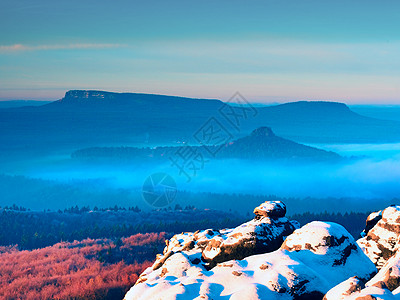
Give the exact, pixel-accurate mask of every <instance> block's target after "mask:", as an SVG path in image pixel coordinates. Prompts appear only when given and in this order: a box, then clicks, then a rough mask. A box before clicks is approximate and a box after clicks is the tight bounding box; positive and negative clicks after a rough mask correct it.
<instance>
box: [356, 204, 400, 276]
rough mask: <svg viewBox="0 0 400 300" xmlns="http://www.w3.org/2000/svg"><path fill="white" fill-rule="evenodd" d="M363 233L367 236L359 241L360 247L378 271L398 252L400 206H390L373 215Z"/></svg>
mask: <svg viewBox="0 0 400 300" xmlns="http://www.w3.org/2000/svg"><path fill="white" fill-rule="evenodd" d="M372 225H373V226H372ZM363 233H364V234H365V236H364V237H363V238H361V239H359V240H358V241H357V243H358V245H359V246H360V247H361V249H362V250H363V251H364V252H365V254H366V255H367V256H368V257H369V258H370V259H371V260H372V261H373V262H374V264H375V265H376V266H377V268H378V269H380V268H382V267H383V266H384V265H385V264H386V262H387V261H388V260H389V259H390V258H391V257H392V256H393V255H394V254H395V253H396V250H397V243H398V240H399V235H400V206H390V207H388V208H386V209H385V210H383V211H380V212H377V213H372V214H371V215H370V216H369V217H368V219H367V226H366V229H365V230H364V232H363Z"/></svg>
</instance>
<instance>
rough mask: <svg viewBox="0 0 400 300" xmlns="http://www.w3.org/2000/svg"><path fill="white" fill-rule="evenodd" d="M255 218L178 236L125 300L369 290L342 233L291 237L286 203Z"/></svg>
mask: <svg viewBox="0 0 400 300" xmlns="http://www.w3.org/2000/svg"><path fill="white" fill-rule="evenodd" d="M254 213H255V214H256V216H255V218H254V219H253V220H251V221H249V222H247V223H244V224H242V225H241V226H238V227H237V228H234V229H225V230H219V231H218V230H211V229H210V230H204V231H198V232H195V233H182V234H180V235H175V236H174V237H173V238H172V239H171V240H169V241H168V242H167V246H166V248H165V249H164V252H163V254H162V255H159V256H158V257H157V259H156V262H155V263H154V265H153V266H152V267H150V268H148V269H147V270H146V271H145V272H144V273H143V274H142V275H141V276H140V278H139V280H138V281H137V283H136V285H135V286H134V287H132V288H131V290H130V291H129V292H128V293H127V294H126V296H125V299H126V300H132V299H176V298H181V299H225V298H229V299H268V300H274V299H296V300H299V299H308V300H312V299H322V298H323V296H324V295H325V294H326V293H327V292H328V291H329V290H330V289H331V288H332V287H334V286H335V285H337V284H339V283H341V282H343V281H345V280H347V279H348V278H349V277H351V276H358V278H360V280H362V281H363V282H366V281H368V280H369V279H370V278H371V277H372V276H373V275H374V274H375V273H376V267H375V266H374V264H373V263H372V262H371V261H370V260H369V258H368V257H367V256H366V255H365V254H364V253H363V252H362V250H361V249H360V248H359V246H358V245H357V243H356V242H355V241H354V239H353V237H352V236H351V235H350V234H349V233H348V232H347V231H346V230H345V229H344V228H343V227H342V226H341V225H338V224H334V223H324V222H311V223H309V224H307V225H305V226H303V227H302V228H300V229H297V230H295V231H294V232H293V233H292V231H293V230H294V229H295V227H296V225H297V224H296V222H294V221H289V220H287V218H285V217H284V216H285V213H286V207H285V206H284V204H283V203H281V202H266V203H263V204H262V205H260V206H259V207H257V208H256V209H255V210H254ZM285 236H287V238H286V239H284V238H285ZM283 241H284V242H283ZM274 250H275V251H274ZM389 292H390V291H389Z"/></svg>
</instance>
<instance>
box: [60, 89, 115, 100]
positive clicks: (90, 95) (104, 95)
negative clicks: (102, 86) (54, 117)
mask: <svg viewBox="0 0 400 300" xmlns="http://www.w3.org/2000/svg"><path fill="white" fill-rule="evenodd" d="M114 98H115V95H114V93H110V92H102V91H89V90H71V91H68V92H66V93H65V97H64V98H63V101H69V100H77V99H79V100H85V99H87V100H95V99H114Z"/></svg>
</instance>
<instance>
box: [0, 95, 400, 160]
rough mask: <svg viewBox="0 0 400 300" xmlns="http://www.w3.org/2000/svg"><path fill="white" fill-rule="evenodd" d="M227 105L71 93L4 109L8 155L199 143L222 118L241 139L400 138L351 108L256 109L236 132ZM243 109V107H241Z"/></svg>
mask: <svg viewBox="0 0 400 300" xmlns="http://www.w3.org/2000/svg"><path fill="white" fill-rule="evenodd" d="M223 107H224V108H232V109H234V106H226V104H224V103H223V102H222V101H219V100H205V99H192V98H183V97H175V96H163V95H152V94H136V93H111V92H103V91H69V92H67V93H66V95H65V97H64V98H63V99H61V100H58V101H54V102H52V103H48V104H45V105H41V106H36V107H31V106H24V107H16V108H5V109H0V151H2V150H3V151H2V152H3V153H4V152H8V153H9V152H10V150H12V151H13V153H18V150H19V151H22V152H23V153H26V151H28V150H32V149H34V150H35V151H37V152H40V153H42V152H43V151H54V150H57V151H59V150H65V149H70V150H72V149H77V148H78V149H79V148H84V147H93V146H115V145H134V146H143V145H145V144H148V145H161V144H164V145H173V144H175V145H176V144H177V142H182V141H185V142H190V143H191V144H193V143H195V140H194V139H193V135H194V134H195V133H196V132H197V131H198V130H199V129H200V128H201V127H202V126H203V125H204V124H205V123H206V122H207V121H208V120H209V119H210V118H211V117H214V118H216V119H217V120H218V121H220V122H221V124H222V125H223V126H224V127H225V128H226V130H227V131H229V132H230V133H231V134H232V136H233V137H234V138H240V137H244V136H246V135H248V134H250V133H251V131H252V130H253V129H254V128H258V127H262V126H268V127H271V128H274V131H275V132H276V134H277V135H278V136H282V137H284V138H289V139H291V140H294V141H296V142H308V143H314V142H315V143H326V142H333V143H359V142H368V143H375V142H376V143H380V142H399V141H400V122H396V121H385V120H378V119H374V118H369V117H364V116H361V115H359V114H357V113H355V112H353V111H352V110H350V109H349V108H348V107H347V106H346V105H345V104H341V103H334V102H294V103H288V104H281V105H274V106H268V107H256V108H255V109H256V111H255V112H256V116H253V114H252V115H249V116H248V117H247V118H242V119H240V124H239V126H238V127H237V128H234V127H233V126H232V125H231V124H230V123H229V122H228V121H227V120H226V119H225V118H224V117H223V116H222V114H221V108H223ZM236 109H237V107H236Z"/></svg>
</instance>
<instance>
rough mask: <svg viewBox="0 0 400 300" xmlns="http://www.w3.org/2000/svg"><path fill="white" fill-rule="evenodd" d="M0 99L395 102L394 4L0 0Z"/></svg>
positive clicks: (398, 20)
mask: <svg viewBox="0 0 400 300" xmlns="http://www.w3.org/2000/svg"><path fill="white" fill-rule="evenodd" d="M0 28H1V34H0V100H11V99H36V100H56V99H60V98H62V97H63V95H64V94H65V92H66V91H67V90H70V89H95V90H107V91H115V92H141V93H157V94H168V95H179V96H188V97H199V98H219V99H222V100H228V99H229V98H230V97H231V96H232V95H233V94H234V93H235V92H236V91H239V92H240V93H241V94H243V95H244V96H245V97H246V98H247V99H248V100H250V101H253V102H265V103H271V102H288V101H295V100H334V101H341V102H345V103H348V104H362V103H371V104H372V103H373V104H400V2H399V1H395V0H392V1H387V0H383V1H370V0H363V1H359V0H354V1H342V0H337V1H324V0H318V1H314V0H312V1H309V0H304V1H298V0H297V1H285V0H279V1H271V0H264V1H258V0H254V1H236V0H230V1H227V0H220V1H208V0H202V1H189V0H185V1H183V0H182V1H174V0H172V1H152V0H148V1H134V0H116V1H104V0H79V1H78V0H68V1H62V0H60V1H54V0H37V1H27V0H18V1H16V0H0Z"/></svg>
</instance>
